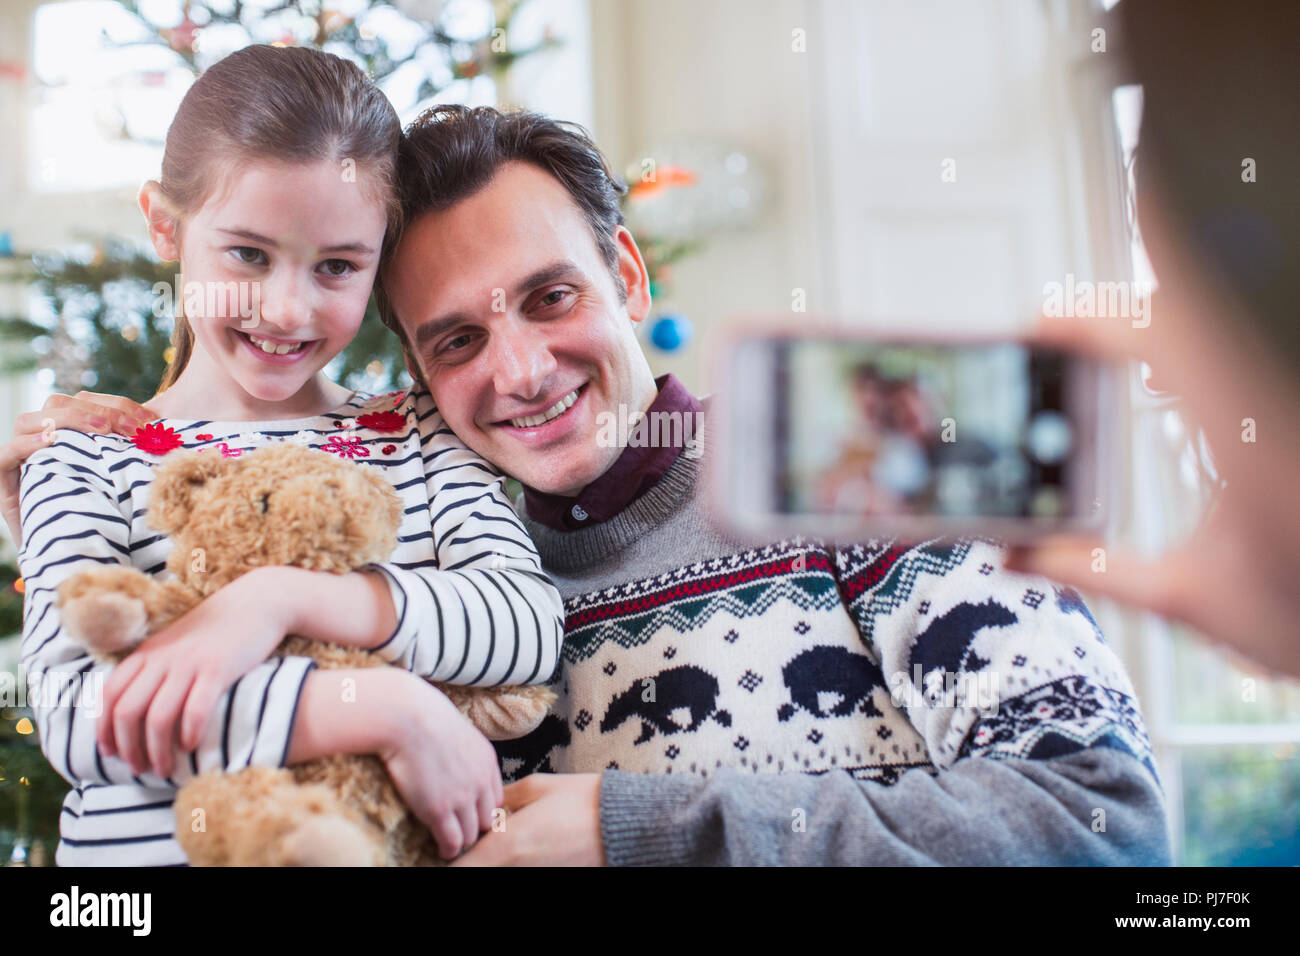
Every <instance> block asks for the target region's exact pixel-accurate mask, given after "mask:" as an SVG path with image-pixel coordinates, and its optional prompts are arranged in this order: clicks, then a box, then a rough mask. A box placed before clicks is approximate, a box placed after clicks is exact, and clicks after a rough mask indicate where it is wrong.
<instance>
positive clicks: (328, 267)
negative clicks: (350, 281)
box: [321, 259, 356, 278]
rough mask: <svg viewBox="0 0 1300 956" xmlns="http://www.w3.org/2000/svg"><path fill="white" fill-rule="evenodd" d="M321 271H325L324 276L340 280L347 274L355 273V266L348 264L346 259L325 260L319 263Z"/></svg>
mask: <svg viewBox="0 0 1300 956" xmlns="http://www.w3.org/2000/svg"><path fill="white" fill-rule="evenodd" d="M321 269H323V270H324V271H325V274H326V275H329V276H334V277H335V278H340V277H342V276H345V275H348V274H349V273H352V272H355V271H356V266H354V265H353V264H352V263H350V262H348V260H346V259H326V260H325V261H324V262H322V263H321Z"/></svg>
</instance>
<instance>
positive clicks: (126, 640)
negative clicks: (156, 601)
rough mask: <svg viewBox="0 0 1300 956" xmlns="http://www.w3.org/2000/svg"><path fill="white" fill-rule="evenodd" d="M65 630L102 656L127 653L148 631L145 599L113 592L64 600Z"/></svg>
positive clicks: (62, 608)
mask: <svg viewBox="0 0 1300 956" xmlns="http://www.w3.org/2000/svg"><path fill="white" fill-rule="evenodd" d="M59 613H60V615H61V616H62V621H63V629H64V630H65V631H67V632H68V633H69V634H70V635H72V637H74V638H76V639H77V640H78V641H80V642H81V643H82V645H83V646H85V647H86V649H87V650H90V651H92V652H94V653H96V654H98V655H100V656H104V657H108V656H111V655H118V654H124V653H125V652H127V651H129V650H131V648H133V647H135V646H136V645H137V644H139V643H140V642H141V641H143V640H144V639H145V637H146V636H147V635H148V633H149V614H148V611H147V609H146V608H145V604H144V601H142V600H140V599H139V598H136V597H129V596H127V595H125V594H117V593H114V592H108V593H105V592H99V593H91V594H85V595H82V596H80V597H74V598H71V599H70V600H66V601H63V602H61V604H60V608H59Z"/></svg>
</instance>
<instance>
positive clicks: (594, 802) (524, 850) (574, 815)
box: [452, 773, 606, 866]
mask: <svg viewBox="0 0 1300 956" xmlns="http://www.w3.org/2000/svg"><path fill="white" fill-rule="evenodd" d="M503 806H504V807H505V808H506V809H507V810H508V811H510V815H509V816H507V817H506V818H505V822H504V829H502V830H500V831H497V830H493V831H492V832H491V833H488V834H486V835H485V836H484V837H483V839H482V840H480V841H479V842H478V845H477V846H475V847H474V848H473V849H472V850H470V851H469V852H468V853H466V854H465V855H464V856H462V857H461V858H460V859H458V860H457V861H456V862H455V863H453V864H452V865H453V866H605V865H606V864H605V848H604V847H603V846H602V845H601V842H600V774H598V773H562V774H550V773H535V774H533V775H531V776H528V777H525V778H524V779H522V780H518V781H516V782H515V783H512V784H510V785H509V786H507V787H506V788H505V801H504V803H503Z"/></svg>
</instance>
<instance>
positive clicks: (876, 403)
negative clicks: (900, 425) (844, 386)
mask: <svg viewBox="0 0 1300 956" xmlns="http://www.w3.org/2000/svg"><path fill="white" fill-rule="evenodd" d="M851 381H852V383H853V386H852V387H853V401H854V404H855V405H856V406H857V409H858V412H859V413H860V414H861V415H862V418H863V420H864V421H866V422H869V423H870V424H871V425H872V426H873V427H874V428H884V427H885V426H886V422H885V401H886V400H885V377H884V376H883V375H881V373H880V369H878V368H877V367H876V366H875V365H874V364H872V363H871V362H863V363H862V364H861V365H858V366H857V367H855V368H854V369H853V375H852V379H851Z"/></svg>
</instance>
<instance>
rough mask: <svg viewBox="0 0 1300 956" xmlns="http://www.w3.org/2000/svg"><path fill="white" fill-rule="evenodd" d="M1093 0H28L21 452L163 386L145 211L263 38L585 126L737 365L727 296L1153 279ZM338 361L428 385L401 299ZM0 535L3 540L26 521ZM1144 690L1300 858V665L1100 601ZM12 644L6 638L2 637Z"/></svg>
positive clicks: (17, 761) (9, 744)
mask: <svg viewBox="0 0 1300 956" xmlns="http://www.w3.org/2000/svg"><path fill="white" fill-rule="evenodd" d="M1110 5H1111V4H1110V3H1109V2H1099V0H1098V2H1091V0H296V2H284V0H189V2H186V0H5V3H4V4H3V7H2V8H0V129H3V130H4V136H3V139H2V140H0V197H3V198H0V350H2V351H0V441H7V440H8V438H9V437H10V435H11V433H12V422H13V419H14V417H15V416H16V415H18V414H19V413H20V412H22V411H25V410H32V409H36V408H39V407H40V405H41V403H42V402H43V401H44V400H45V398H46V397H47V396H48V395H49V394H50V393H51V392H55V391H59V392H65V393H74V392H76V391H78V390H80V389H83V388H85V389H91V390H95V391H103V392H115V393H120V394H126V395H129V396H131V397H132V398H135V399H137V400H140V401H144V400H147V399H148V398H149V397H150V396H152V395H153V393H154V391H155V389H156V387H157V384H158V381H159V379H160V377H161V375H162V372H163V369H164V367H165V364H166V362H167V360H168V351H167V350H168V336H169V334H170V324H171V323H170V320H169V319H167V318H161V319H160V318H157V317H155V316H154V315H153V314H152V311H151V305H152V301H153V299H152V296H151V294H150V289H151V286H152V284H153V283H154V282H155V281H170V279H171V278H172V276H171V273H170V271H169V270H168V269H166V268H165V267H164V266H163V265H162V264H160V263H158V262H156V261H155V259H154V258H153V255H152V252H151V250H149V248H148V247H147V246H146V244H145V242H144V240H145V235H144V229H143V222H142V220H141V217H140V214H139V212H138V210H137V208H136V205H135V195H136V192H137V190H138V189H139V187H140V184H141V183H142V182H144V181H145V180H146V179H149V178H153V177H156V176H157V175H158V173H159V165H160V161H161V155H162V141H163V137H164V136H165V134H166V130H167V125H168V123H169V121H170V118H171V115H172V113H173V112H174V110H175V107H176V105H177V104H178V103H179V101H180V98H181V97H182V96H183V95H184V93H185V91H186V89H187V88H188V86H189V84H190V83H192V82H193V80H194V78H195V76H196V75H197V74H198V73H199V72H200V71H202V70H203V69H204V68H205V67H206V66H207V65H209V64H210V63H212V62H214V61H215V60H216V59H219V58H220V57H221V56H223V55H225V54H226V53H229V52H230V51H232V50H234V49H237V48H239V47H241V46H244V45H247V44H249V43H281V44H299V45H313V46H319V47H323V48H324V49H327V50H329V51H331V52H335V53H338V54H339V55H341V56H345V57H348V58H350V59H353V60H355V61H356V62H357V63H359V64H360V65H362V66H363V67H364V68H365V69H367V70H368V71H369V72H370V73H371V75H373V76H374V78H375V79H376V81H377V82H378V83H379V84H380V86H381V87H382V88H383V89H384V91H385V92H386V93H387V94H388V95H389V97H390V98H391V99H392V101H393V103H394V105H395V107H396V108H397V110H398V112H399V113H400V115H401V116H402V118H403V121H404V122H405V121H408V120H410V119H412V118H413V117H414V116H415V115H416V114H417V113H418V112H419V111H420V110H421V109H423V108H425V107H426V106H428V105H430V104H432V103H436V102H464V103H471V104H475V105H477V104H491V103H496V104H507V105H518V106H525V107H529V108H532V109H537V110H541V111H543V112H546V113H549V114H551V115H554V116H556V117H559V118H563V119H568V120H573V121H576V122H578V123H581V124H582V125H584V126H586V127H587V128H588V129H589V130H590V131H591V132H592V134H593V135H594V137H595V139H596V141H597V143H599V144H600V146H601V147H602V148H603V149H604V151H605V153H606V155H607V156H608V157H609V158H610V160H611V163H612V165H613V166H614V167H615V168H616V169H618V170H621V171H622V172H623V174H624V175H625V177H626V178H627V179H628V182H629V184H630V185H631V187H632V188H631V191H630V193H629V197H628V200H627V213H628V217H629V222H630V224H631V226H632V229H633V232H634V234H635V235H636V236H637V239H638V241H639V242H640V243H641V245H642V249H643V251H644V252H645V253H646V256H647V260H648V262H649V264H650V266H651V271H652V279H653V283H654V284H653V292H654V296H655V311H654V313H653V314H652V316H651V319H650V320H649V321H648V322H646V323H645V324H644V328H643V329H641V334H642V335H643V336H644V339H645V347H646V352H647V354H648V355H649V356H650V361H651V365H652V367H653V369H654V371H655V374H656V375H658V374H661V373H663V372H667V371H671V372H674V373H676V374H677V375H678V376H679V377H680V378H681V379H682V380H683V381H684V382H685V383H686V385H687V386H688V387H690V388H691V389H692V390H694V391H696V392H698V393H704V392H707V391H708V390H709V388H710V369H711V367H712V358H713V356H711V355H710V354H709V348H708V341H709V334H710V332H711V331H712V330H714V329H716V328H718V327H719V326H721V325H722V324H723V323H725V322H726V321H727V320H728V318H729V317H735V316H737V315H744V314H754V313H782V314H785V315H787V316H792V317H794V318H796V319H797V318H798V317H799V316H800V315H802V314H805V313H806V314H807V315H808V316H836V317H841V318H839V319H838V320H837V321H840V322H843V323H846V324H860V325H862V326H864V327H867V326H869V327H872V328H890V329H905V330H911V331H927V332H932V331H938V330H944V329H958V330H964V331H973V330H981V331H993V330H1011V329H1015V328H1017V327H1021V326H1024V325H1027V324H1029V323H1030V322H1032V321H1033V320H1034V319H1035V318H1036V317H1037V316H1038V314H1039V312H1040V310H1041V308H1042V305H1043V299H1044V295H1045V289H1044V286H1045V285H1046V284H1047V283H1064V282H1066V277H1067V276H1068V275H1073V276H1077V277H1080V278H1085V277H1086V278H1091V279H1098V280H1126V279H1127V280H1137V281H1150V280H1151V276H1150V273H1149V267H1148V266H1147V264H1146V261H1145V257H1144V256H1143V254H1142V249H1141V239H1140V236H1139V235H1138V232H1137V229H1136V224H1135V222H1134V218H1133V214H1132V201H1131V198H1130V192H1129V189H1130V186H1131V176H1130V165H1131V164H1130V159H1131V156H1132V151H1133V148H1134V146H1135V144H1136V135H1137V129H1138V121H1139V118H1140V115H1141V91H1140V89H1138V88H1136V87H1118V88H1117V87H1116V85H1115V79H1114V77H1115V64H1114V62H1113V56H1114V52H1115V50H1116V49H1117V44H1118V38H1114V37H1107V36H1106V35H1105V30H1104V28H1101V32H1100V34H1099V33H1098V30H1099V27H1098V24H1099V23H1100V22H1101V19H1100V18H1101V15H1102V14H1103V12H1104V10H1105V8H1107V7H1108V6H1110ZM331 371H332V372H333V373H334V374H335V375H336V376H337V377H338V378H339V379H340V380H342V381H344V382H345V384H347V385H349V386H350V387H354V388H362V389H366V390H372V391H373V390H383V389H386V388H390V387H396V386H401V385H405V384H407V381H406V379H405V373H404V372H403V371H402V369H401V362H400V358H399V354H398V352H397V350H396V341H395V339H392V338H391V337H390V336H389V335H388V334H387V333H386V331H385V330H384V329H383V328H382V326H381V325H380V324H379V322H378V320H377V318H376V317H374V316H372V317H371V319H370V321H368V322H367V323H366V324H365V325H364V326H363V332H362V334H361V335H360V336H359V337H358V339H357V341H356V342H355V343H354V344H353V346H352V347H350V348H349V350H348V351H347V352H346V353H345V354H344V355H343V356H341V357H340V359H339V360H338V361H337V363H336V365H335V366H334V367H333V368H332V369H331ZM1144 382H1145V376H1144V370H1143V369H1142V368H1140V367H1135V368H1134V369H1133V370H1132V376H1131V381H1130V383H1129V388H1128V394H1127V396H1125V399H1126V401H1125V431H1124V433H1123V434H1120V435H1117V436H1116V447H1117V449H1118V450H1119V453H1120V455H1121V457H1122V459H1123V461H1122V467H1123V469H1124V473H1125V474H1126V476H1127V479H1128V480H1127V481H1126V482H1125V487H1124V495H1123V500H1122V501H1119V502H1116V507H1115V509H1114V510H1115V511H1116V515H1117V522H1118V524H1117V527H1116V529H1115V530H1116V537H1118V538H1120V539H1123V540H1125V541H1127V542H1129V543H1132V544H1136V545H1138V546H1140V547H1143V548H1147V549H1158V548H1163V547H1164V546H1166V545H1168V544H1169V543H1172V542H1174V541H1176V540H1178V539H1180V538H1182V537H1184V536H1185V535H1187V533H1188V532H1189V531H1190V529H1191V528H1192V527H1193V526H1194V525H1195V524H1196V522H1197V521H1198V520H1199V517H1200V513H1201V509H1202V507H1203V505H1204V503H1205V501H1206V499H1207V496H1208V493H1209V490H1210V489H1211V488H1212V487H1213V486H1214V484H1215V483H1216V481H1217V477H1216V476H1215V474H1214V464H1213V462H1212V461H1210V460H1209V457H1208V455H1207V454H1206V453H1205V449H1204V447H1203V445H1202V443H1201V441H1200V438H1199V435H1198V434H1197V433H1196V432H1195V431H1194V430H1191V429H1189V428H1188V426H1187V425H1186V423H1185V422H1184V420H1183V419H1182V417H1181V416H1180V414H1179V409H1178V404H1177V400H1176V399H1175V398H1173V397H1171V396H1168V395H1162V394H1160V393H1157V392H1154V391H1151V390H1150V389H1148V388H1147V387H1146V386H1145V384H1144ZM3 535H4V533H3V532H0V539H3ZM15 578H16V571H15V569H14V550H13V547H12V542H9V541H8V540H7V539H3V540H0V862H5V861H8V862H9V863H10V864H11V865H24V864H27V865H41V864H49V863H51V862H52V860H53V849H54V846H55V844H56V843H57V837H58V813H59V805H60V802H61V800H62V795H63V792H64V790H65V789H66V785H65V784H64V783H63V781H62V780H61V779H59V778H58V777H57V776H56V775H55V774H53V772H52V771H51V770H50V769H49V767H48V766H47V765H46V764H45V762H44V758H43V757H42V756H41V754H40V751H39V748H38V746H37V741H36V735H35V733H34V732H33V726H32V722H31V719H30V715H29V713H28V712H27V711H26V710H25V708H24V707H23V706H22V703H23V695H22V691H21V687H22V680H21V677H20V675H18V674H17V668H18V639H17V636H16V635H17V633H18V631H19V630H20V627H21V617H20V615H21V603H22V595H21V593H20V590H19V588H20V586H21V585H20V584H16V582H15ZM1094 610H1095V612H1096V615H1097V618H1098V621H1099V623H1100V624H1101V625H1102V627H1103V628H1104V629H1105V631H1106V632H1107V634H1108V637H1109V638H1110V640H1111V641H1112V643H1114V644H1115V645H1116V646H1117V647H1118V649H1119V650H1120V652H1121V653H1122V654H1123V656H1124V659H1125V661H1126V663H1127V665H1128V667H1129V671H1130V673H1131V674H1132V676H1133V678H1134V681H1135V683H1136V685H1137V688H1138V694H1139V697H1140V700H1141V704H1142V707H1143V711H1144V714H1145V716H1146V719H1147V723H1148V729H1149V731H1150V733H1151V736H1152V739H1153V743H1154V744H1155V748H1156V753H1157V756H1158V760H1159V765H1160V771H1161V775H1162V779H1163V783H1164V786H1165V789H1166V793H1167V796H1168V801H1169V807H1170V812H1171V820H1172V827H1173V834H1172V836H1173V841H1174V847H1175V859H1176V861H1177V862H1179V863H1181V864H1184V865H1206V864H1243V865H1260V864H1271V865H1288V864H1296V863H1300V750H1298V748H1300V686H1297V685H1296V684H1293V683H1292V684H1284V683H1280V682H1274V681H1270V680H1267V679H1265V678H1263V677H1262V676H1260V675H1257V674H1254V673H1251V672H1249V671H1243V670H1240V669H1238V667H1237V666H1236V665H1235V664H1234V663H1233V662H1231V661H1229V660H1227V659H1225V658H1224V657H1222V656H1220V655H1219V654H1218V653H1216V652H1215V651H1212V650H1210V649H1208V647H1207V645H1205V644H1204V643H1201V642H1199V641H1197V640H1194V639H1191V637H1190V636H1189V635H1188V634H1186V633H1184V632H1183V631H1182V630H1181V629H1179V628H1178V627H1175V626H1170V625H1168V624H1166V623H1165V622H1163V621H1161V620H1159V619H1157V618H1154V617H1151V616H1149V615H1141V614H1133V613H1130V612H1126V611H1120V610H1118V609H1117V608H1115V607H1113V606H1109V605H1107V604H1105V603H1103V602H1094ZM6 635H9V636H6Z"/></svg>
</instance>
